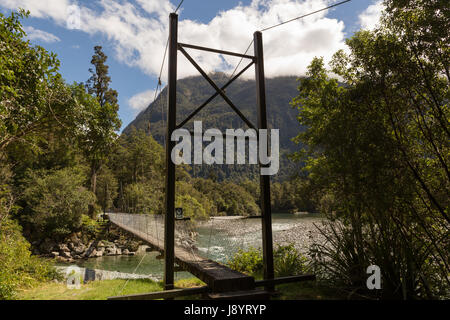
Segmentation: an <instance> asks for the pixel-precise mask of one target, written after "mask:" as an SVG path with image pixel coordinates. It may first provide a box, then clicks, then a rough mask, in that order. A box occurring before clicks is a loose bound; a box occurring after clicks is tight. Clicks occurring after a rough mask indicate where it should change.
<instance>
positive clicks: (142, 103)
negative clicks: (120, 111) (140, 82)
mask: <svg viewBox="0 0 450 320" xmlns="http://www.w3.org/2000/svg"><path fill="white" fill-rule="evenodd" d="M154 97H155V91H154V90H147V91H144V92H141V93H138V94H136V95H134V96H133V97H131V98H130V99H129V100H128V105H129V106H130V107H131V108H132V109H133V110H135V111H136V112H139V111H141V110H144V109H145V108H147V107H148V105H149V104H150V102H152V101H153V99H154Z"/></svg>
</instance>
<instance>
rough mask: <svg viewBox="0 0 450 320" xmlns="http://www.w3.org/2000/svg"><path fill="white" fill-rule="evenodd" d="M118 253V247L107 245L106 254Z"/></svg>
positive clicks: (113, 254)
mask: <svg viewBox="0 0 450 320" xmlns="http://www.w3.org/2000/svg"><path fill="white" fill-rule="evenodd" d="M116 254H117V249H116V248H115V247H107V248H106V255H107V256H115V255H116Z"/></svg>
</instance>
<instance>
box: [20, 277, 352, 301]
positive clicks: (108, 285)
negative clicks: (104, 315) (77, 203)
mask: <svg viewBox="0 0 450 320" xmlns="http://www.w3.org/2000/svg"><path fill="white" fill-rule="evenodd" d="M125 284H126V285H125ZM204 285H205V284H204V283H203V282H202V281H200V280H199V279H197V278H191V279H182V280H178V281H176V282H175V287H176V288H193V287H199V286H204ZM122 288H123V289H122ZM162 290H163V283H162V282H161V281H159V282H155V281H152V280H148V279H139V280H129V281H128V283H127V282H126V280H103V281H92V282H89V283H87V284H82V285H81V289H68V288H67V286H66V284H65V283H54V282H48V283H43V284H41V285H39V286H37V287H35V288H32V289H25V290H22V291H20V292H19V294H18V299H20V300H106V299H107V298H108V297H112V296H118V295H128V294H139V293H147V292H156V291H162ZM277 291H278V292H279V293H280V294H279V296H277V297H274V299H277V300H336V299H345V297H343V296H342V293H341V292H338V291H336V290H334V289H331V288H327V287H324V286H320V285H318V284H317V283H315V282H299V283H289V284H283V285H278V286H277ZM195 298H197V299H198V298H199V297H196V296H189V297H183V298H179V299H195Z"/></svg>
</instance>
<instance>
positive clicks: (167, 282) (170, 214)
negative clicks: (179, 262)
mask: <svg viewBox="0 0 450 320" xmlns="http://www.w3.org/2000/svg"><path fill="white" fill-rule="evenodd" d="M177 52H178V15H177V14H175V13H171V14H170V26H169V80H168V113H167V136H166V198H165V202H166V203H165V205H166V216H165V220H164V289H165V290H172V289H173V288H174V262H175V239H174V238H175V164H174V163H173V162H172V159H171V154H172V149H173V148H174V146H175V142H174V141H172V140H171V137H172V132H173V131H174V130H175V128H176V125H177V124H176V112H177V104H176V103H177Z"/></svg>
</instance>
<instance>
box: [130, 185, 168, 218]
mask: <svg viewBox="0 0 450 320" xmlns="http://www.w3.org/2000/svg"><path fill="white" fill-rule="evenodd" d="M162 196H163V195H162V193H161V192H159V193H158V192H155V190H154V189H153V188H152V186H151V185H150V184H147V183H142V182H137V183H132V184H129V185H127V186H126V187H125V189H124V195H123V201H124V207H125V208H126V210H127V212H130V213H139V214H156V213H160V212H161V210H162Z"/></svg>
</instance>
